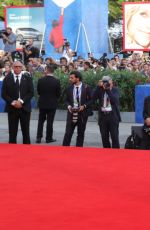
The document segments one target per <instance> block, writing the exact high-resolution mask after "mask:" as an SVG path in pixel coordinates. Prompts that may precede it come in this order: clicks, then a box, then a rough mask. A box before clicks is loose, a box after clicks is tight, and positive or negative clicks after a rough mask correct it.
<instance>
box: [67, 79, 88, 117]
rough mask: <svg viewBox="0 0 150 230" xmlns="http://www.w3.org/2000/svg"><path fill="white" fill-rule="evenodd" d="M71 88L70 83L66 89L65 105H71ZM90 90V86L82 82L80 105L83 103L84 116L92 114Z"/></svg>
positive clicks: (72, 86)
mask: <svg viewBox="0 0 150 230" xmlns="http://www.w3.org/2000/svg"><path fill="white" fill-rule="evenodd" d="M73 89H74V85H70V86H69V87H68V89H67V97H66V101H67V105H71V106H72V107H73ZM91 99H92V91H91V88H90V87H89V86H88V85H86V84H84V83H82V89H81V105H85V106H86V108H85V109H84V110H83V112H82V113H83V114H84V115H86V116H91V115H92V108H91V104H92V100H91Z"/></svg>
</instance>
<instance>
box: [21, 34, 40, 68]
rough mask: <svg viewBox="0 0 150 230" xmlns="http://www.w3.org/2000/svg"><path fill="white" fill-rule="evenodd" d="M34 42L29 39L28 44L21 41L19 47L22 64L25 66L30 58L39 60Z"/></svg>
mask: <svg viewBox="0 0 150 230" xmlns="http://www.w3.org/2000/svg"><path fill="white" fill-rule="evenodd" d="M33 43H34V40H33V39H32V38H30V39H29V40H28V42H27V43H26V41H22V42H20V45H22V48H23V55H24V63H25V64H27V63H28V61H29V59H30V58H39V53H40V51H39V49H38V48H37V47H35V46H34V44H33Z"/></svg>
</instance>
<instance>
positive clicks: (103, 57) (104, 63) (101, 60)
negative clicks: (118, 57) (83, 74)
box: [99, 53, 109, 68]
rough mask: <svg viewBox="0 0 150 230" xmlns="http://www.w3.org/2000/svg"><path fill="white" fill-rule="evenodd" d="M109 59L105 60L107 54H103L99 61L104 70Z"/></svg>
mask: <svg viewBox="0 0 150 230" xmlns="http://www.w3.org/2000/svg"><path fill="white" fill-rule="evenodd" d="M108 61H109V59H108V58H107V53H103V56H102V57H101V58H100V59H99V62H100V64H101V65H102V66H103V67H104V68H106V67H107V62H108Z"/></svg>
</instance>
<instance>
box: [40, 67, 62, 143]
mask: <svg viewBox="0 0 150 230" xmlns="http://www.w3.org/2000/svg"><path fill="white" fill-rule="evenodd" d="M55 69H56V65H55V64H48V65H47V66H46V68H45V76H44V77H42V78H40V79H39V80H38V84H37V92H38V94H39V100H38V106H39V119H38V129H37V139H36V143H41V138H42V137H43V125H44V122H45V121H47V127H46V143H51V142H55V141H56V140H55V139H53V123H54V117H55V113H56V109H57V106H58V99H59V97H60V91H61V90H60V81H59V80H58V79H57V78H55V77H54V71H55Z"/></svg>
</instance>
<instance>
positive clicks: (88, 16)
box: [44, 0, 108, 56]
mask: <svg viewBox="0 0 150 230" xmlns="http://www.w3.org/2000/svg"><path fill="white" fill-rule="evenodd" d="M44 5H45V23H46V32H45V51H46V55H47V56H54V55H56V56H57V54H61V53H62V52H63V49H64V45H65V44H66V42H69V44H70V48H71V49H72V50H73V51H75V52H77V55H82V56H86V55H87V54H88V53H93V54H94V55H95V56H99V55H100V54H102V53H104V52H107V51H108V30H107V27H108V0H103V1H99V0H94V1H91V0H86V1H85V0H45V1H44Z"/></svg>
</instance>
